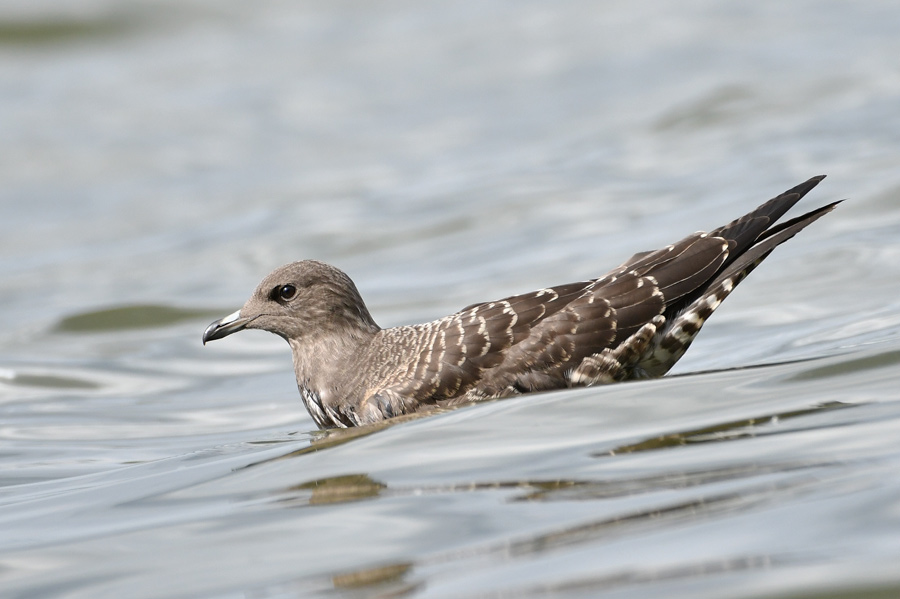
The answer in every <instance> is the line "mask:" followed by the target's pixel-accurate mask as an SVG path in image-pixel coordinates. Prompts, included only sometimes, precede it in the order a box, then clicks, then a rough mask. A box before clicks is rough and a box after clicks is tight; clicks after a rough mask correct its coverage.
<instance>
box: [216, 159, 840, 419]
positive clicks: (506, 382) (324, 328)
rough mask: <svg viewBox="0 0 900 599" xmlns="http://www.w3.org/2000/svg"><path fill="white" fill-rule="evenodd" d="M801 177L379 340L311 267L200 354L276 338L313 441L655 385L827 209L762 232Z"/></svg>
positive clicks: (349, 293)
mask: <svg viewBox="0 0 900 599" xmlns="http://www.w3.org/2000/svg"><path fill="white" fill-rule="evenodd" d="M823 178H824V177H814V178H812V179H810V180H809V181H806V182H805V183H802V184H800V185H798V186H797V187H795V188H793V189H790V190H788V191H786V192H784V193H783V194H781V195H779V196H778V197H776V198H774V199H773V200H770V201H769V202H766V203H765V204H763V205H762V206H760V207H759V208H757V209H756V210H754V211H753V212H750V213H749V214H747V215H745V216H743V217H741V218H739V219H737V220H735V221H733V222H731V223H729V224H727V225H724V226H722V227H719V228H718V229H715V230H713V231H710V232H709V233H694V234H692V235H688V236H687V237H685V238H684V239H682V240H681V241H678V242H677V243H674V244H672V245H670V246H667V247H665V248H662V249H660V250H656V251H651V252H642V253H639V254H636V255H635V256H633V257H632V258H630V259H629V260H628V261H626V262H625V263H623V264H622V265H621V266H619V267H617V268H615V269H613V270H612V271H610V272H609V273H607V274H606V275H604V276H603V277H601V278H599V279H593V280H590V281H584V282H580V283H569V284H567V285H559V286H557V287H551V288H548V289H541V290H539V291H534V292H532V293H525V294H522V295H515V296H511V297H507V298H504V299H502V300H498V301H494V302H485V303H479V304H473V305H471V306H469V307H467V308H464V309H463V310H461V311H459V312H457V313H455V314H451V315H450V316H446V317H444V318H441V319H439V320H435V321H432V322H428V323H425V324H418V325H410V326H400V327H393V328H389V329H381V328H379V327H378V325H377V324H375V321H374V320H373V319H372V317H371V315H370V314H369V311H368V309H367V308H366V305H365V303H364V302H363V300H362V297H361V296H360V294H359V292H358V291H357V289H356V286H355V285H354V284H353V281H351V280H350V278H349V277H348V276H347V275H346V274H344V273H343V272H341V271H340V270H338V269H336V268H334V267H332V266H329V265H327V264H324V263H322V262H317V261H314V260H304V261H301V262H294V263H293V264H288V265H286V266H282V267H281V268H279V269H277V270H275V271H274V272H273V273H272V274H270V275H269V276H267V277H266V278H265V279H263V281H262V283H260V285H259V287H258V288H257V289H256V291H255V292H254V294H253V296H252V297H251V298H250V299H249V300H248V301H247V303H246V304H244V306H243V307H242V308H241V309H240V310H239V311H237V312H235V313H234V314H232V315H230V316H227V317H225V318H223V319H221V320H218V321H216V322H214V323H212V324H211V325H210V326H209V327H208V328H207V329H206V331H205V332H204V334H203V342H204V343H205V342H207V341H210V340H213V339H219V338H221V337H224V336H226V335H229V334H231V333H233V332H236V331H239V330H241V329H245V328H249V329H262V330H266V331H270V332H272V333H275V334H277V335H280V336H281V337H283V338H285V339H286V340H287V342H288V343H289V344H290V346H291V349H292V351H293V357H294V371H295V374H296V376H297V384H298V386H299V388H300V392H301V395H302V397H303V401H304V403H305V404H306V407H307V409H308V410H309V413H310V414H311V415H312V417H313V419H314V420H315V421H316V423H317V424H318V425H319V426H320V427H322V428H326V427H334V426H338V427H348V426H358V425H361V424H367V423H372V422H377V421H379V420H383V419H385V418H390V417H393V416H399V415H401V414H408V413H412V412H416V411H420V410H422V409H427V408H430V407H434V406H450V405H455V404H461V403H466V402H470V401H477V400H480V399H487V398H496V397H506V396H511V395H517V394H521V393H527V392H529V391H539V390H547V389H558V388H564V387H573V386H585V385H594V384H602V383H611V382H616V381H622V380H627V379H639V378H649V377H657V376H662V375H663V374H665V373H666V372H668V371H669V369H670V368H671V367H672V365H674V364H675V362H676V361H678V359H679V358H680V357H681V356H682V355H683V354H684V352H685V351H686V350H687V348H688V347H689V346H690V344H691V342H692V341H693V339H694V337H695V336H696V335H697V332H698V331H699V330H700V327H702V326H703V323H704V322H705V321H706V319H707V318H709V316H710V315H711V314H712V312H713V311H714V310H715V309H716V308H717V307H718V306H719V304H720V303H721V302H722V300H723V299H725V297H726V296H728V294H729V293H731V291H732V290H733V289H734V288H735V287H736V286H737V285H738V283H740V282H741V280H743V278H744V277H745V276H747V274H748V273H749V272H750V271H752V270H753V269H754V268H755V267H756V266H757V265H758V264H759V263H760V262H761V261H762V260H763V259H764V258H765V257H766V256H768V255H769V253H770V252H771V251H772V250H773V249H774V248H775V247H776V246H777V245H779V244H780V243H782V242H784V241H786V240H787V239H790V238H791V237H792V236H793V235H794V234H796V233H797V232H798V231H800V230H801V229H803V228H804V227H806V226H807V225H809V224H810V223H812V222H813V221H815V220H816V219H818V218H819V217H820V216H822V215H823V214H825V213H826V212H829V211H831V210H832V209H833V208H834V206H835V205H836V204H837V202H835V203H832V204H829V205H827V206H823V207H822V208H818V209H817V210H813V211H812V212H809V213H807V214H804V215H802V216H800V217H797V218H794V219H792V220H788V221H786V222H784V223H781V224H776V222H777V221H778V219H780V218H781V217H782V216H783V215H784V213H785V212H787V210H788V209H790V208H791V206H793V205H794V204H795V203H796V202H797V201H798V200H799V199H800V198H802V197H803V196H804V195H805V194H806V193H807V192H809V190H811V189H812V188H813V187H815V186H816V185H817V184H818V183H819V181H821V180H822V179H823Z"/></svg>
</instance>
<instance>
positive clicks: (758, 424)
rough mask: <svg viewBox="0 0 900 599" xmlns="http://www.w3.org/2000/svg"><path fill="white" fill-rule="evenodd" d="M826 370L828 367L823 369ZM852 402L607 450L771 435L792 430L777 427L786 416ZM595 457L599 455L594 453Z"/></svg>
mask: <svg viewBox="0 0 900 599" xmlns="http://www.w3.org/2000/svg"><path fill="white" fill-rule="evenodd" d="M825 371H826V372H830V369H825ZM852 407H854V404H844V403H841V402H838V401H834V402H830V403H826V404H822V405H819V406H814V407H812V408H806V409H803V410H793V411H790V412H778V413H775V414H767V415H765V416H760V417H758V418H747V419H744V420H736V421H733V422H723V423H721V424H715V425H712V426H705V427H702V428H697V429H693V430H689V431H682V432H677V433H669V434H666V435H662V436H660V437H655V438H653V439H647V440H645V441H640V442H638V443H631V444H629V445H622V446H621V447H617V448H615V449H612V450H610V452H609V454H606V455H610V456H614V455H616V454H619V453H632V452H635V451H650V450H656V449H663V448H665V447H677V446H679V445H687V444H689V443H712V442H720V441H729V440H734V439H740V438H743V437H758V436H761V435H772V434H779V433H786V432H796V430H797V429H794V428H791V429H790V430H785V429H784V428H781V427H779V424H780V423H781V422H783V421H786V420H791V419H793V418H799V417H803V416H810V415H813V414H816V413H818V412H822V411H828V410H840V409H844V408H852ZM597 457H603V455H598V456H597Z"/></svg>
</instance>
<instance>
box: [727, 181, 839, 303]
mask: <svg viewBox="0 0 900 599" xmlns="http://www.w3.org/2000/svg"><path fill="white" fill-rule="evenodd" d="M811 180H812V179H811ZM811 180H810V181H811ZM819 180H821V177H819ZM807 183H809V182H808V181H807ZM816 183H818V181H816ZM814 185H815V184H813V186H814ZM810 189H812V187H810ZM841 201H843V200H839V201H837V202H832V203H831V204H827V205H825V206H822V207H821V208H817V209H815V210H813V211H811V212H807V213H806V214H804V215H802V216H798V217H797V218H792V219H791V220H789V221H785V222H783V223H780V224H778V225H776V226H774V227H772V228H770V229H768V230H766V231H764V232H763V233H762V234H761V235H760V236H759V240H758V241H757V243H756V244H755V245H753V247H751V248H750V249H748V250H747V251H745V252H744V253H743V254H741V255H739V256H737V257H735V258H734V260H733V261H732V262H731V263H730V264H727V266H725V267H724V268H723V269H722V271H721V272H720V273H719V274H718V275H717V276H716V278H715V279H713V281H712V283H710V285H709V287H715V286H716V285H718V284H719V283H720V282H721V281H723V280H725V279H727V278H729V277H734V278H735V279H736V280H735V282H734V285H735V287H736V286H737V284H738V282H740V280H742V279H743V278H744V277H746V276H747V275H748V274H750V272H751V271H752V270H753V269H754V268H756V267H757V265H759V263H760V262H762V261H763V260H764V259H765V258H766V256H768V255H769V254H770V253H771V252H772V250H774V249H775V248H776V247H777V246H779V245H781V244H782V243H784V242H785V241H787V240H788V239H790V238H791V237H793V236H794V235H796V234H797V233H798V232H800V231H802V230H803V229H804V228H806V227H807V226H808V225H810V224H812V223H814V222H815V221H816V220H818V219H819V218H821V217H822V216H824V215H825V214H828V213H829V212H831V211H832V210H834V207H835V206H837V205H838V204H840V203H841Z"/></svg>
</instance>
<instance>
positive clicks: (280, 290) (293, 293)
mask: <svg viewBox="0 0 900 599" xmlns="http://www.w3.org/2000/svg"><path fill="white" fill-rule="evenodd" d="M275 296H276V297H277V298H278V299H280V300H281V301H283V302H289V301H291V300H292V299H294V298H295V297H297V288H296V287H294V286H293V285H282V286H281V287H276V288H275Z"/></svg>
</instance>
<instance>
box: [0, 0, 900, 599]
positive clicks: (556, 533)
mask: <svg viewBox="0 0 900 599" xmlns="http://www.w3.org/2000/svg"><path fill="white" fill-rule="evenodd" d="M898 23H900V5H896V4H895V3H889V2H875V1H870V2H855V3H842V2H794V3H790V4H786V3H773V2H743V1H740V2H729V3H717V2H703V1H694V2H682V3H680V4H679V5H678V8H677V11H676V10H675V9H674V8H673V7H671V6H669V5H667V4H665V3H653V2H651V3H625V2H603V3H589V2H557V3H535V2H527V3H523V2H502V1H498V2H455V3H445V5H424V4H421V3H412V2H402V1H401V2H393V3H387V4H384V3H374V4H373V3H364V2H285V1H283V0H271V1H267V2H257V3H243V2H228V1H218V2H204V1H202V0H189V1H180V2H165V1H162V0H158V1H144V2H131V3H127V4H125V3H118V2H113V1H105V0H77V1H75V2H56V1H51V0H41V1H39V2H34V1H31V2H24V1H19V0H13V1H10V2H4V4H3V6H0V206H2V218H0V281H2V282H0V306H2V308H3V309H2V310H0V595H2V596H3V597H4V598H5V597H16V598H19V597H23V598H24V597H91V598H102V597H117V598H118V597H133V598H143V597H148V598H149V597H198V598H200V597H229V598H230V597H248V598H254V599H255V598H270V597H273V598H274V597H306V596H341V597H369V596H412V597H497V596H525V597H528V596H564V597H582V596H583V597H597V596H604V597H605V596H609V597H620V596H621V597H647V596H665V597H721V596H738V597H779V598H780V597H785V598H786V597H804V598H806V597H820V598H826V597H827V598H831V597H844V596H854V597H871V598H874V597H879V598H880V597H894V596H896V595H898V594H900V570H898V568H897V564H898V563H900V475H898V472H900V441H898V439H900V393H898V383H900V376H898V374H897V373H898V372H900V369H898V365H900V339H898V331H900V299H898V288H900V169H898V164H900V152H898V148H900V62H898V60H897V58H896V57H897V56H900V37H898V36H897V35H896V31H897V24H898ZM819 173H827V174H828V175H829V178H828V179H826V180H825V181H824V182H823V183H822V184H821V185H820V186H819V187H818V188H817V189H816V190H814V192H813V193H812V194H811V195H810V196H809V197H808V198H807V199H805V200H804V201H803V202H802V203H801V206H800V207H801V208H806V209H811V208H813V207H815V206H819V205H821V204H824V203H826V202H829V201H833V200H835V199H840V198H848V200H849V201H847V202H845V203H844V204H842V205H841V206H840V207H839V208H838V209H837V210H836V211H835V212H834V213H833V214H830V215H828V216H827V217H825V218H823V219H822V220H821V221H819V222H817V223H815V225H813V226H812V227H810V229H809V230H807V231H804V232H803V233H802V234H801V235H799V236H798V237H797V238H796V239H794V240H792V241H791V242H789V243H788V244H786V245H785V246H783V247H781V248H779V250H777V251H776V253H775V254H774V255H773V256H772V257H771V258H770V259H769V260H768V261H767V262H766V263H765V264H764V265H763V266H762V267H761V268H760V269H758V270H757V271H755V272H754V273H753V275H752V276H751V277H750V279H749V280H748V281H747V282H745V283H744V284H743V285H742V287H741V289H739V290H738V291H737V292H736V293H735V294H734V295H733V296H731V297H730V298H729V299H728V301H727V302H726V303H725V305H724V306H723V308H722V309H720V311H719V312H717V314H716V315H715V317H714V318H713V319H712V320H711V322H710V324H709V325H707V327H706V328H705V329H704V332H703V333H702V334H701V336H700V338H699V339H698V341H697V342H696V343H695V344H694V346H693V347H692V348H691V350H690V352H689V353H688V355H687V356H686V357H685V359H684V360H683V361H682V362H681V363H679V365H678V366H677V367H676V369H675V371H674V373H673V376H670V377H667V378H665V379H661V380H655V381H647V382H638V383H627V384H621V385H615V386H608V387H602V388H594V389H580V390H571V391H562V392H557V393H547V394H539V395H533V396H528V397H525V398H520V399H515V400H509V401H497V402H490V403H485V404H481V405H478V406H473V407H467V408H463V409H459V410H455V411H451V412H447V413H443V414H439V415H435V416H431V417H428V418H422V419H415V420H410V421H405V422H400V423H396V424H394V425H393V426H387V427H383V428H376V429H360V430H356V431H350V432H337V433H335V432H318V431H315V427H314V424H313V423H312V421H311V420H310V418H309V416H308V415H307V414H306V412H305V410H304V408H303V406H302V404H301V403H300V400H299V396H298V394H297V391H296V387H295V384H294V381H293V375H292V372H291V366H290V355H289V352H288V349H287V347H286V346H284V344H283V342H282V341H281V340H279V339H277V338H274V337H271V336H267V335H265V334H262V333H254V332H248V333H245V334H241V335H236V336H234V337H229V338H228V339H227V340H225V341H221V342H218V343H216V344H212V345H211V346H209V347H206V348H204V347H202V346H201V344H200V334H201V333H202V331H203V329H204V327H205V326H206V325H207V324H208V323H209V322H210V321H211V320H213V319H214V318H218V317H220V316H223V315H225V314H227V313H229V312H232V311H233V310H234V309H235V308H237V307H238V306H240V305H241V304H242V303H243V301H244V300H245V298H246V297H247V296H248V294H249V293H250V291H251V290H252V289H253V288H254V287H255V285H256V283H257V282H258V280H259V279H260V278H261V277H262V276H263V275H264V274H266V273H267V272H268V271H269V270H271V269H272V268H274V267H275V266H278V265H280V264H282V263H285V262H289V261H292V260H295V259H299V258H306V257H310V258H318V259H322V260H325V261H327V262H331V263H333V264H336V265H338V266H340V267H341V268H342V269H344V270H346V271H347V272H348V273H349V274H350V275H351V276H352V277H353V278H354V279H355V281H356V283H357V285H358V287H359V288H360V290H361V291H362V293H363V295H364V297H366V298H367V301H368V303H369V307H370V308H371V310H372V312H373V314H374V315H375V318H376V320H378V321H379V322H380V323H381V324H382V325H384V326H387V325H393V324H399V323H405V322H414V321H421V320H425V319H430V318H435V317H439V316H442V315H444V314H447V313H449V312H452V311H454V310H457V309H459V308H460V307H462V306H464V305H467V304H470V303H472V302H475V301H480V300H487V299H493V298H496V297H501V296H503V295H508V294H511V293H515V292H523V291H528V290H531V289H534V288H537V287H542V286H546V285H548V284H556V283H563V282H568V281H574V280H580V279H583V278H585V277H590V276H597V275H599V274H601V273H602V272H604V271H605V270H606V269H608V268H610V267H612V266H614V265H616V264H618V263H619V262H621V261H622V260H623V259H625V258H626V257H628V256H630V255H631V254H632V253H634V252H636V251H639V250H645V249H650V248H653V247H658V246H660V245H664V244H666V243H669V242H671V241H674V240H675V239H678V238H680V237H681V236H683V235H685V234H687V233H689V232H692V231H694V230H697V229H709V228H712V227H715V226H717V225H720V224H722V223H724V222H726V221H728V220H730V219H731V218H733V217H735V216H737V215H739V214H742V213H744V212H746V211H747V210H748V209H749V208H752V207H754V206H755V205H757V204H758V203H760V202H761V201H763V200H765V199H768V198H769V197H771V196H773V195H775V194H776V193H778V192H780V191H782V190H784V189H787V188H788V187H791V186H793V185H794V184H796V183H798V182H800V181H802V180H805V179H807V178H808V177H810V176H812V175H816V174H819Z"/></svg>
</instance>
